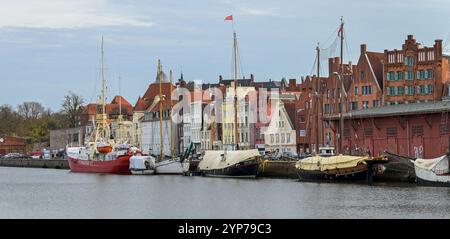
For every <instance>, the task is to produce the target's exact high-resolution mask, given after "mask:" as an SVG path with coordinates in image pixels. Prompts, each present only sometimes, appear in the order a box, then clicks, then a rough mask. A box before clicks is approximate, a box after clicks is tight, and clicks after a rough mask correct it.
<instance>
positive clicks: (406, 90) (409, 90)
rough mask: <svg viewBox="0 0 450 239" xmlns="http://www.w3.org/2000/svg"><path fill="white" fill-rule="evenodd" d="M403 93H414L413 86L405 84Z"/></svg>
mask: <svg viewBox="0 0 450 239" xmlns="http://www.w3.org/2000/svg"><path fill="white" fill-rule="evenodd" d="M405 95H414V86H408V85H407V86H405Z"/></svg>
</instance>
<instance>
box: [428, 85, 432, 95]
mask: <svg viewBox="0 0 450 239" xmlns="http://www.w3.org/2000/svg"><path fill="white" fill-rule="evenodd" d="M427 88H428V90H427V91H428V94H433V85H428V86H427Z"/></svg>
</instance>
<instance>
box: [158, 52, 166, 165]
mask: <svg viewBox="0 0 450 239" xmlns="http://www.w3.org/2000/svg"><path fill="white" fill-rule="evenodd" d="M162 77H163V76H162V66H161V60H159V59H158V80H159V139H160V144H161V161H162V160H164V159H165V157H164V141H163V128H162V114H163V96H162ZM163 157H164V158H163Z"/></svg>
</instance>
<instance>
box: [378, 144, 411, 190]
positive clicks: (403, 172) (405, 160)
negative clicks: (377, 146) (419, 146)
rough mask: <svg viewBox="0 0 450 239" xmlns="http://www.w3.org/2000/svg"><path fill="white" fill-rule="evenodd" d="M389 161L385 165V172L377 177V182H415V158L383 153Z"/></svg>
mask: <svg viewBox="0 0 450 239" xmlns="http://www.w3.org/2000/svg"><path fill="white" fill-rule="evenodd" d="M383 154H384V155H385V156H386V158H387V159H388V160H389V162H388V163H387V164H385V165H384V172H383V174H381V175H377V176H376V177H375V181H383V182H385V181H393V182H394V181H395V182H415V181H416V173H415V170H414V160H416V159H415V158H411V157H406V156H401V155H397V154H394V153H391V152H388V151H385V152H384V153H383Z"/></svg>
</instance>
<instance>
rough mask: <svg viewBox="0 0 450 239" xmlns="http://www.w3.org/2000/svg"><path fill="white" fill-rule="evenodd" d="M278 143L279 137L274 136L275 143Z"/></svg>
mask: <svg viewBox="0 0 450 239" xmlns="http://www.w3.org/2000/svg"><path fill="white" fill-rule="evenodd" d="M279 142H280V135H279V134H277V135H276V136H275V143H279Z"/></svg>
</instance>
